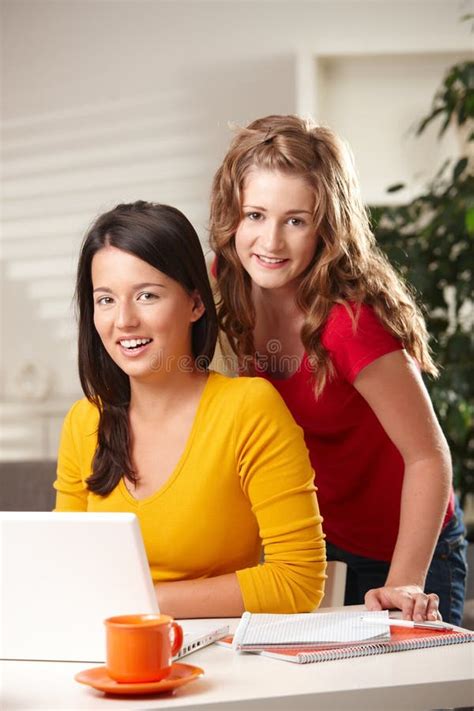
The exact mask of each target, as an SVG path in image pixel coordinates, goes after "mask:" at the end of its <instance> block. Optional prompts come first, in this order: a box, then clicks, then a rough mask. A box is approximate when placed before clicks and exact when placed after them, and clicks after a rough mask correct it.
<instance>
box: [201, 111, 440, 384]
mask: <svg viewBox="0 0 474 711" xmlns="http://www.w3.org/2000/svg"><path fill="white" fill-rule="evenodd" d="M251 168H260V169H265V170H275V171H280V172H282V173H285V174H289V175H297V176H300V177H302V178H304V180H305V181H306V182H307V183H308V185H310V186H311V188H312V189H313V190H314V196H315V207H314V215H313V218H314V225H315V230H316V233H317V236H318V240H317V246H316V252H315V255H314V258H313V260H312V262H311V264H310V265H309V267H308V268H307V270H306V271H305V272H304V274H303V275H302V276H301V280H300V283H299V286H298V291H297V294H296V301H297V305H298V307H299V308H300V309H301V311H302V313H303V314H304V324H303V327H302V329H301V340H302V342H303V345H304V348H305V351H306V353H307V355H308V357H309V362H310V363H311V365H312V368H313V372H314V384H315V393H316V395H319V394H320V393H321V392H322V390H323V388H324V386H325V384H326V382H327V379H328V378H329V377H331V375H332V372H333V370H332V364H331V361H330V359H329V355H328V353H327V351H326V350H325V348H324V347H323V345H322V343H321V333H322V330H323V328H324V325H325V323H326V320H327V318H328V316H329V312H330V311H331V308H332V307H333V305H334V304H344V305H345V306H346V307H347V308H348V310H349V313H352V310H351V309H350V306H349V305H350V304H355V305H356V306H357V305H359V306H360V304H362V303H365V304H369V305H370V306H372V307H373V309H374V311H375V313H376V314H377V316H378V318H379V319H380V321H381V323H382V324H383V325H384V326H385V328H386V329H387V330H388V331H389V332H390V333H392V334H393V335H394V336H395V337H396V338H397V339H399V340H400V341H401V343H402V344H403V347H404V348H405V349H406V350H407V351H408V353H410V354H411V355H412V356H413V357H414V358H415V360H416V361H417V362H418V363H419V365H420V367H421V368H422V369H423V370H424V371H426V372H428V373H430V374H432V375H437V372H438V371H437V368H436V365H435V364H434V362H433V360H432V358H431V355H430V350H429V347H428V335H427V331H426V326H425V322H424V319H423V316H422V314H421V311H420V309H419V308H418V306H417V305H416V302H415V298H414V295H413V294H412V292H411V289H410V288H409V287H408V286H407V285H406V284H404V283H403V281H402V279H401V277H400V276H399V275H398V274H397V273H396V272H395V270H394V269H393V267H392V266H391V265H390V263H389V262H388V260H387V258H386V257H385V255H384V254H383V253H382V252H381V251H380V249H379V248H378V246H377V244H376V241H375V238H374V235H373V234H372V232H371V230H370V227H369V220H368V215H367V212H366V210H365V208H364V206H363V204H362V201H361V197H360V191H359V186H358V181H357V177H356V174H355V170H354V166H353V162H352V157H351V154H350V152H349V150H348V148H347V147H346V146H345V144H344V143H343V142H342V141H341V139H339V138H338V137H337V135H336V134H335V133H334V132H333V131H331V130H330V129H329V128H326V127H323V126H318V125H316V124H314V123H312V122H311V121H309V120H304V119H302V118H299V117H298V116H277V115H276V116H266V117H264V118H260V119H257V120H256V121H253V122H252V123H250V124H249V125H248V126H247V127H246V128H242V129H240V130H238V132H237V133H236V135H235V137H234V139H233V141H232V143H231V145H230V148H229V150H228V152H227V154H226V156H225V158H224V160H223V162H222V165H221V166H220V168H219V169H218V171H217V173H216V175H215V177H214V181H213V185H212V196H211V214H210V245H211V247H212V249H213V250H214V252H215V254H216V257H217V262H216V272H217V274H216V275H217V287H218V315H219V321H220V325H221V328H222V330H223V331H224V333H225V334H226V336H227V338H228V341H229V343H230V345H231V347H232V349H233V351H234V352H235V354H236V355H237V357H238V359H239V362H240V364H242V363H245V364H246V365H245V367H242V369H244V370H245V371H246V372H254V368H253V366H252V365H251V363H252V358H253V356H254V352H255V348H254V340H253V331H254V327H255V308H254V305H253V302H252V295H251V280H250V277H249V275H248V274H247V272H246V271H245V270H244V268H243V267H242V264H241V262H240V259H239V257H238V256H237V252H236V248H235V233H236V230H237V227H238V225H239V223H240V220H241V219H242V210H241V194H242V190H243V185H244V180H245V178H246V176H247V174H248V172H249V170H250V169H251ZM356 313H357V309H356ZM249 363H250V365H249Z"/></svg>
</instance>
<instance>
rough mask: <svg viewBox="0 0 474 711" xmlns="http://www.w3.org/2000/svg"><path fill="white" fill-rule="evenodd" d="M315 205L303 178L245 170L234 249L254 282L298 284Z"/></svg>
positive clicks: (312, 241)
mask: <svg viewBox="0 0 474 711" xmlns="http://www.w3.org/2000/svg"><path fill="white" fill-rule="evenodd" d="M313 209H314V194H313V191H312V190H311V188H310V187H309V185H308V184H307V183H306V181H305V180H304V179H303V178H301V177H299V176H295V175H286V174H285V173H280V172H278V171H272V170H263V169H259V168H255V169H252V170H250V171H249V173H248V174H247V177H246V179H245V181H244V186H243V191H242V219H241V221H240V224H239V226H238V228H237V232H236V234H235V247H236V250H237V254H238V256H239V258H240V261H241V262H242V265H243V267H244V269H245V270H246V271H247V272H248V274H249V275H250V277H251V278H252V281H253V283H254V284H255V285H256V286H258V287H260V288H262V289H282V288H286V287H292V288H296V286H297V284H298V279H299V277H300V276H301V274H302V273H303V272H304V271H305V269H306V268H307V267H308V266H309V264H310V263H311V260H312V259H313V256H314V253H315V249H316V233H315V228H314V224H313Z"/></svg>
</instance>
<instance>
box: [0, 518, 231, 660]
mask: <svg viewBox="0 0 474 711" xmlns="http://www.w3.org/2000/svg"><path fill="white" fill-rule="evenodd" d="M0 596H1V597H0V658H1V659H39V660H60V661H62V660H64V661H84V662H104V661H105V627H104V619H105V618H106V617H111V616H113V615H120V614H133V613H153V612H159V610H158V603H157V600H156V595H155V591H154V587H153V582H152V579H151V575H150V570H149V567H148V561H147V557H146V553H145V548H144V545H143V540H142V536H141V531H140V525H139V522H138V519H137V518H136V516H135V514H131V513H55V512H54V513H43V512H41V513H38V512H0ZM184 631H185V633H186V631H187V630H186V623H184ZM190 631H191V633H192V634H185V643H184V646H183V650H182V651H181V653H180V655H178V656H184V655H185V654H188V653H189V652H191V651H194V650H195V649H198V648H199V647H202V646H205V645H206V644H210V643H211V642H213V641H215V640H216V639H219V638H220V637H222V636H224V635H225V634H227V633H228V628H227V627H219V626H218V625H217V623H216V625H215V626H212V623H211V627H209V623H207V624H206V623H201V626H200V628H199V627H196V626H194V627H193V626H192V624H191V629H190Z"/></svg>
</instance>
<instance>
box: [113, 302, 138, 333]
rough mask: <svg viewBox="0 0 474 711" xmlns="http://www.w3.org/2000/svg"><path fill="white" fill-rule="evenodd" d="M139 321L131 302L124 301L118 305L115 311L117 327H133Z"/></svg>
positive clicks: (123, 328)
mask: <svg viewBox="0 0 474 711" xmlns="http://www.w3.org/2000/svg"><path fill="white" fill-rule="evenodd" d="M139 322H140V319H139V317H138V313H137V311H136V309H135V308H134V306H133V305H132V304H129V303H127V302H124V303H122V304H120V305H119V309H118V313H117V321H116V324H117V328H121V329H122V330H125V329H127V328H134V327H136V326H137V325H138V324H139Z"/></svg>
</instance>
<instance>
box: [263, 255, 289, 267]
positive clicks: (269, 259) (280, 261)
mask: <svg viewBox="0 0 474 711" xmlns="http://www.w3.org/2000/svg"><path fill="white" fill-rule="evenodd" d="M255 256H256V257H257V259H258V260H259V262H262V264H268V265H271V266H272V265H274V264H275V265H276V264H283V263H284V262H287V261H288V259H282V258H281V257H267V256H265V255H264V254H255Z"/></svg>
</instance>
